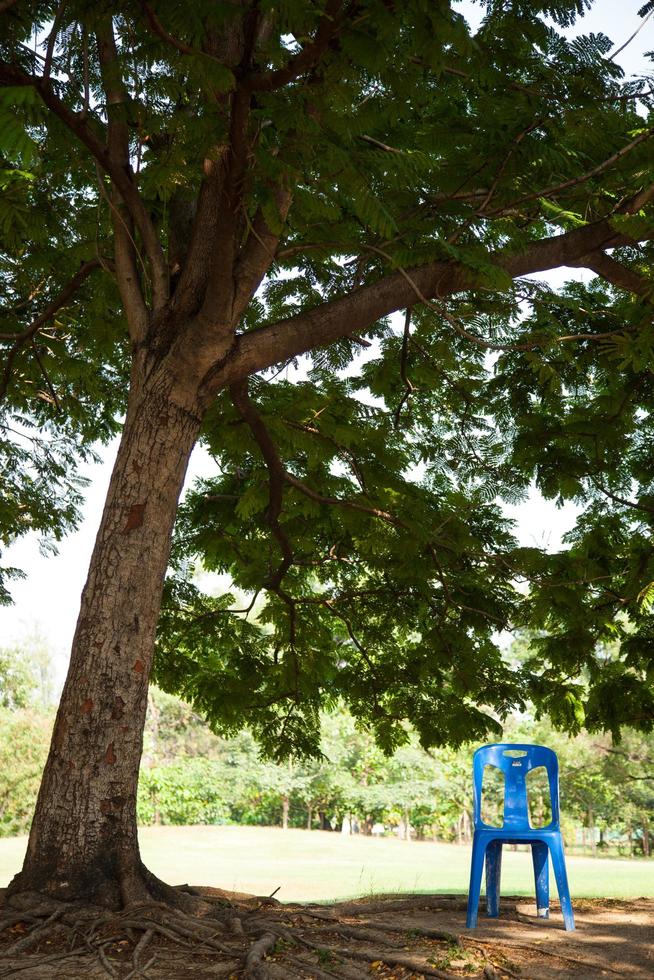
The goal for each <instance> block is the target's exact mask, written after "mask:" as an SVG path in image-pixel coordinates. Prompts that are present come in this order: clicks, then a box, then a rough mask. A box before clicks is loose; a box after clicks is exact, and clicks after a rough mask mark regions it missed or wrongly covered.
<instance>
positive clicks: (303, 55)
mask: <svg viewBox="0 0 654 980" xmlns="http://www.w3.org/2000/svg"><path fill="white" fill-rule="evenodd" d="M342 5H343V3H342V0H327V3H326V4H325V13H324V15H323V17H322V18H321V20H320V22H319V24H318V28H317V30H316V34H315V37H314V39H313V41H312V42H311V43H310V44H307V45H305V47H304V48H302V50H301V51H300V52H299V53H298V54H296V55H294V57H292V58H291V59H290V60H289V62H288V64H287V65H286V67H285V68H280V69H278V70H277V71H268V72H262V73H257V74H254V75H246V76H245V78H244V79H243V84H244V86H245V87H246V88H247V89H248V90H249V91H250V92H272V91H273V90H274V89H277V88H281V87H282V86H283V85H286V84H287V83H288V82H291V81H293V80H294V79H296V78H298V77H299V76H300V75H301V74H302V73H303V72H305V71H307V69H309V68H313V67H314V65H316V64H317V63H318V61H319V60H320V58H321V57H322V55H323V54H324V52H325V51H326V50H327V47H328V46H329V42H330V41H331V40H332V38H333V37H334V36H335V35H336V34H337V33H338V30H339V28H340V26H341V21H340V18H339V17H338V14H339V11H340V9H341V7H342Z"/></svg>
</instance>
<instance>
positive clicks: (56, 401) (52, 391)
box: [32, 341, 61, 412]
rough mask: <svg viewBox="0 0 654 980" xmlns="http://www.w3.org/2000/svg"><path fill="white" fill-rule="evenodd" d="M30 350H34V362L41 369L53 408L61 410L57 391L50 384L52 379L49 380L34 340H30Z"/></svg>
mask: <svg viewBox="0 0 654 980" xmlns="http://www.w3.org/2000/svg"><path fill="white" fill-rule="evenodd" d="M32 350H33V351H34V356H35V358H36V362H37V364H38V365H39V368H40V369H41V374H42V375H43V380H44V381H45V383H46V385H47V388H48V391H49V392H50V397H51V398H52V400H53V402H54V404H55V408H56V409H57V411H58V412H61V403H60V401H59V398H58V397H57V392H56V391H55V388H54V385H53V384H52V381H51V380H50V375H49V374H48V372H47V370H46V367H45V364H44V363H43V361H42V359H41V355H40V354H39V351H38V347H37V346H36V344H35V343H34V341H32Z"/></svg>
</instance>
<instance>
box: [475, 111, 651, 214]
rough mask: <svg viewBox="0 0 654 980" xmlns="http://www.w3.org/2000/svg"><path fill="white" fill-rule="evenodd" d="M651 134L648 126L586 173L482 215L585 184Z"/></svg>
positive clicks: (510, 208) (502, 210)
mask: <svg viewBox="0 0 654 980" xmlns="http://www.w3.org/2000/svg"><path fill="white" fill-rule="evenodd" d="M652 136H654V127H652V126H650V127H649V128H648V129H646V130H645V131H644V132H643V133H639V135H638V136H636V138H635V139H633V140H631V142H630V143H627V144H626V146H623V147H622V149H620V150H617V151H616V152H615V153H612V154H611V156H610V157H607V158H606V160H603V161H602V162H601V163H598V164H597V166H596V167H593V168H592V169H591V170H587V171H586V173H583V174H580V175H579V176H578V177H571V178H570V179H569V180H564V181H563V182H562V183H560V184H552V185H551V186H550V187H545V188H543V189H542V190H540V191H534V192H533V193H531V194H525V195H524V196H523V197H519V198H517V199H516V200H515V201H511V203H510V204H506V205H503V206H502V207H500V208H495V210H493V211H486V212H484V215H483V216H484V217H485V218H496V217H499V216H500V215H502V214H505V213H506V212H507V211H512V210H513V209H514V208H517V207H519V206H520V205H521V204H525V203H526V202H527V201H534V200H536V199H537V198H539V197H549V196H551V195H552V194H558V193H559V191H565V190H568V188H570V187H577V186H578V185H579V184H585V183H586V181H588V180H592V178H593V177H596V176H597V175H598V174H601V173H603V172H604V171H605V170H608V168H609V167H612V166H613V164H614V163H617V162H618V161H619V160H621V159H622V158H623V157H625V156H627V154H628V153H631V151H632V150H635V149H636V147H637V146H640V144H641V143H644V142H645V141H646V140H649V139H651V138H652ZM480 214H481V212H480Z"/></svg>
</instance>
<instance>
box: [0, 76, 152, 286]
mask: <svg viewBox="0 0 654 980" xmlns="http://www.w3.org/2000/svg"><path fill="white" fill-rule="evenodd" d="M0 83H3V84H5V85H25V86H32V87H33V88H35V89H36V91H37V92H38V93H39V95H40V96H41V99H42V100H43V103H44V104H45V105H46V106H47V108H48V109H50V111H51V112H52V113H53V114H54V115H55V116H57V118H58V119H59V120H60V121H61V122H62V123H63V124H64V126H66V128H67V129H69V130H70V131H71V132H72V133H73V134H74V136H76V137H77V139H78V140H79V141H80V142H81V143H82V144H83V145H84V146H85V147H86V148H87V150H88V151H89V152H90V153H91V155H92V156H93V157H94V158H95V159H96V160H97V161H98V163H99V164H100V166H101V167H102V169H103V170H104V171H105V172H106V173H107V174H108V175H109V176H110V177H111V180H112V182H113V184H114V185H115V187H116V188H117V190H118V191H119V193H120V195H121V197H122V198H123V200H124V202H125V205H126V207H127V208H128V210H129V212H130V214H131V216H132V218H133V219H134V223H135V224H136V227H137V228H138V230H139V232H140V234H141V238H142V239H143V245H144V247H145V252H146V255H147V257H148V261H149V263H150V267H151V270H152V278H153V293H154V296H155V299H159V298H160V297H161V296H162V295H167V289H168V267H167V264H166V259H165V256H164V252H163V249H162V247H161V243H160V241H159V239H158V237H157V233H156V231H155V227H154V225H153V223H152V219H151V218H150V215H149V214H148V211H147V209H146V207H145V204H144V203H143V200H142V199H141V196H140V194H139V191H138V188H137V186H136V184H135V183H134V180H133V179H132V174H131V168H130V167H129V166H128V167H126V168H123V167H119V166H116V164H115V162H114V161H113V160H112V158H111V154H110V152H109V148H108V147H107V146H105V144H104V143H103V142H102V140H100V139H98V137H97V136H96V134H95V132H94V131H93V130H92V129H91V128H90V127H89V125H88V122H87V118H86V116H87V113H86V112H84V111H83V112H73V110H72V109H69V107H68V106H67V105H66V104H65V102H62V100H61V99H60V98H59V97H58V96H57V95H56V94H55V92H54V89H53V88H52V85H51V84H50V82H49V81H48V79H47V78H43V77H39V76H38V75H30V74H28V73H27V72H25V71H23V69H22V68H20V67H19V66H18V65H16V64H15V63H8V62H5V61H0Z"/></svg>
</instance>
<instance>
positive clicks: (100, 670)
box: [12, 373, 200, 906]
mask: <svg viewBox="0 0 654 980" xmlns="http://www.w3.org/2000/svg"><path fill="white" fill-rule="evenodd" d="M170 383H171V380H170V378H168V377H167V375H166V374H165V373H164V374H162V375H161V376H160V377H158V378H157V380H156V382H155V383H150V384H148V385H147V388H146V390H144V391H140V390H137V391H134V392H133V393H132V397H131V399H130V406H129V410H128V415H127V420H126V423H125V428H124V433H123V437H122V440H121V444H120V448H119V451H118V456H117V459H116V463H115V467H114V471H113V475H112V478H111V483H110V486H109V492H108V495H107V500H106V503H105V508H104V513H103V517H102V522H101V525H100V529H99V532H98V536H97V540H96V544H95V548H94V552H93V556H92V558H91V564H90V568H89V573H88V579H87V582H86V585H85V587H84V591H83V594H82V602H81V609H80V614H79V620H78V624H77V629H76V633H75V638H74V641H73V647H72V655H71V664H70V669H69V673H68V677H67V679H66V684H65V687H64V691H63V694H62V697H61V703H60V706H59V710H58V713H57V719H56V722H55V728H54V734H53V739H52V745H51V750H50V755H49V757H48V761H47V765H46V768H45V772H44V776H43V781H42V783H41V789H40V792H39V798H38V802H37V806H36V812H35V816H34V821H33V824H32V830H31V834H30V838H29V844H28V848H27V855H26V858H25V864H24V867H23V870H22V872H21V873H20V874H19V875H18V876H17V877H16V878H15V879H14V882H13V883H12V891H24V890H29V891H39V892H45V893H48V894H50V895H54V896H56V897H57V898H61V899H73V898H75V899H80V898H84V899H86V900H88V901H89V902H93V903H97V904H104V905H110V906H119V905H121V904H123V903H127V902H129V901H132V900H139V899H142V898H144V897H145V896H146V895H147V894H152V893H153V892H155V893H160V892H161V889H160V888H159V887H158V886H157V884H156V882H155V880H154V879H153V877H152V876H151V875H149V874H148V873H147V872H146V871H145V869H144V868H143V866H142V864H141V861H140V858H139V851H138V840H137V833H136V787H137V781H138V769H139V763H140V758H141V750H142V733H143V725H144V721H145V712H146V707H147V693H148V677H149V674H150V667H151V662H152V655H153V649H154V637H155V629H156V624H157V616H158V613H159V606H160V602H161V593H162V587H163V581H164V576H165V573H166V566H167V562H168V554H169V548H170V538H171V532H172V526H173V522H174V519H175V513H176V509H177V500H178V497H179V494H180V491H181V487H182V484H183V481H184V474H185V472H186V467H187V463H188V459H189V456H190V453H191V449H192V448H193V445H194V443H195V440H196V438H197V434H198V429H199V425H200V420H199V417H198V416H194V415H193V414H191V413H190V412H189V411H188V410H186V409H184V408H182V407H180V406H178V405H176V404H175V403H174V402H173V401H172V400H171V399H170V394H169V388H170Z"/></svg>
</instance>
